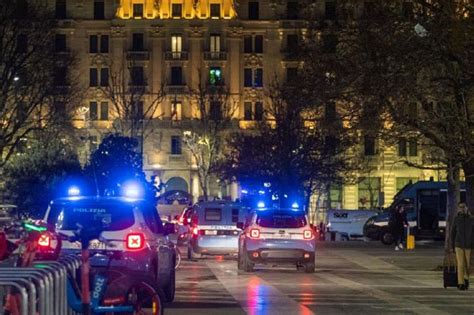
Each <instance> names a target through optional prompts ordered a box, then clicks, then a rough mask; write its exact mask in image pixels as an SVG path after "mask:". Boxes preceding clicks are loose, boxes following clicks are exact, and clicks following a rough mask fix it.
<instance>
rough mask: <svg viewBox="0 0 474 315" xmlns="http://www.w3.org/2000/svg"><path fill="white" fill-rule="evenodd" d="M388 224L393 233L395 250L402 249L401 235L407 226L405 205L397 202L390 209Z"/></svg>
mask: <svg viewBox="0 0 474 315" xmlns="http://www.w3.org/2000/svg"><path fill="white" fill-rule="evenodd" d="M388 226H389V228H390V230H391V233H392V235H393V239H394V242H395V250H400V249H403V235H404V234H405V233H404V232H405V228H406V227H408V221H407V214H406V212H405V205H403V204H399V205H397V206H396V207H395V208H394V209H393V210H392V213H391V214H390V219H389V222H388Z"/></svg>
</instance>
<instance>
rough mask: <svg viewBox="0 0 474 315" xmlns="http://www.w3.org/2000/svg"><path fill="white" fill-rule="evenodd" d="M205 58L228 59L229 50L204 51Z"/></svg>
mask: <svg viewBox="0 0 474 315" xmlns="http://www.w3.org/2000/svg"><path fill="white" fill-rule="evenodd" d="M204 60H221V61H223V60H227V52H225V51H206V52H204Z"/></svg>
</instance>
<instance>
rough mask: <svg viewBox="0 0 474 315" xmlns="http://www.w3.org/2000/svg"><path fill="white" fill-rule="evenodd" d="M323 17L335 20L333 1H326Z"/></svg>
mask: <svg viewBox="0 0 474 315" xmlns="http://www.w3.org/2000/svg"><path fill="white" fill-rule="evenodd" d="M324 16H325V17H326V19H327V20H335V19H336V2H335V1H326V2H325V8H324Z"/></svg>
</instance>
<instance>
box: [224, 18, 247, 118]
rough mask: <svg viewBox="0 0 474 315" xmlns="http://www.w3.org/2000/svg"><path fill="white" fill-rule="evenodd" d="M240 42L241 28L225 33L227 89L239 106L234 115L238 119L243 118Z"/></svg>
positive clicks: (230, 29)
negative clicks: (235, 98)
mask: <svg viewBox="0 0 474 315" xmlns="http://www.w3.org/2000/svg"><path fill="white" fill-rule="evenodd" d="M241 41H242V28H241V27H231V28H229V29H228V31H227V51H228V56H227V60H228V66H229V69H228V73H229V74H230V77H229V78H228V80H229V81H228V82H229V89H230V93H231V95H233V96H234V97H237V101H238V104H239V110H237V111H236V112H235V114H234V117H235V118H240V117H242V116H243V108H242V99H241V90H240V86H241V84H240V82H241V76H242V65H241V55H240V46H241V45H240V42H241Z"/></svg>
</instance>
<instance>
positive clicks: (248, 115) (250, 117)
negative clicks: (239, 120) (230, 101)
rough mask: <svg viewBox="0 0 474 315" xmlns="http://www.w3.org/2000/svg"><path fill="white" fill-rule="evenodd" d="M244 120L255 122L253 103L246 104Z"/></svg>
mask: <svg viewBox="0 0 474 315" xmlns="http://www.w3.org/2000/svg"><path fill="white" fill-rule="evenodd" d="M244 120H253V110H252V103H251V102H245V103H244Z"/></svg>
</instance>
